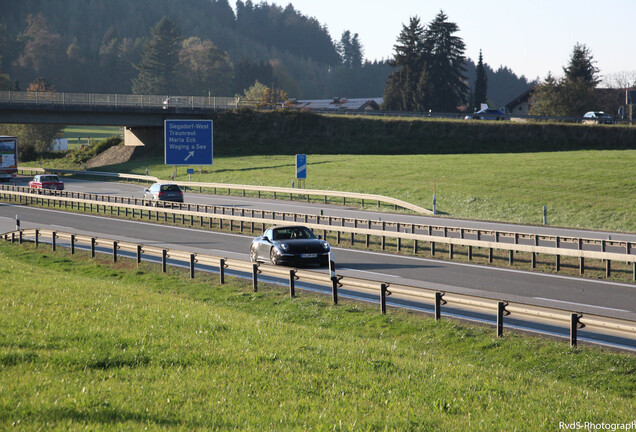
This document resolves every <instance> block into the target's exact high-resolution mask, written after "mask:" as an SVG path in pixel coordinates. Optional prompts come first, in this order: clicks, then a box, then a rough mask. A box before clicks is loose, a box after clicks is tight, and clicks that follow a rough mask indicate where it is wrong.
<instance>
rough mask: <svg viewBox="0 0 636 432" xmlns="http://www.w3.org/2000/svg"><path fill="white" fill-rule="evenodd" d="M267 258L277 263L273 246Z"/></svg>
mask: <svg viewBox="0 0 636 432" xmlns="http://www.w3.org/2000/svg"><path fill="white" fill-rule="evenodd" d="M269 260H270V261H271V262H272V264H274V265H278V264H279V262H278V257H277V256H276V251H275V250H274V248H272V250H271V252H270V253H269Z"/></svg>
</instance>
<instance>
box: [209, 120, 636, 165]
mask: <svg viewBox="0 0 636 432" xmlns="http://www.w3.org/2000/svg"><path fill="white" fill-rule="evenodd" d="M213 120H214V153H215V154H216V155H259V154H260V155H263V154H296V153H307V154H461V153H519V152H545V151H569V150H583V149H590V150H591V149H595V150H599V149H634V148H636V127H629V126H617V125H615V126H595V125H575V124H554V123H538V122H532V123H515V122H494V121H477V120H475V121H463V120H462V121H457V120H436V119H424V120H422V119H395V118H373V117H344V116H343V117H339V116H324V115H317V114H312V113H307V112H298V111H275V112H255V111H252V110H247V109H243V110H237V111H232V112H229V111H228V112H222V113H219V114H218V115H217V116H216V118H214V119H213Z"/></svg>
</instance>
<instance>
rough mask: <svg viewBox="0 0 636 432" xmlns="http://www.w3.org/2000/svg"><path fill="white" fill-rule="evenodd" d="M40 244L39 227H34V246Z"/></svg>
mask: <svg viewBox="0 0 636 432" xmlns="http://www.w3.org/2000/svg"><path fill="white" fill-rule="evenodd" d="M39 244H40V230H39V229H37V228H36V229H35V247H38V245H39Z"/></svg>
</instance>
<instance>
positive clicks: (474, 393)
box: [0, 243, 636, 432]
mask: <svg viewBox="0 0 636 432" xmlns="http://www.w3.org/2000/svg"><path fill="white" fill-rule="evenodd" d="M80 255H82V256H81V257H78V256H76V257H71V256H70V255H69V254H68V252H67V251H58V252H51V251H50V249H47V248H45V247H42V246H41V247H40V249H39V250H36V249H35V248H34V246H33V245H22V246H19V245H17V244H13V245H12V244H8V243H0V281H1V282H2V283H0V305H1V306H0V307H1V311H0V312H1V313H0V330H1V331H0V372H1V373H0V429H2V430H9V429H14V428H15V429H16V430H25V431H31V430H33V431H35V430H60V431H61V430H64V431H67V430H92V431H111V430H112V431H115V430H162V431H163V430H229V429H238V430H253V431H262V430H316V431H327V430H336V431H340V430H345V431H347V430H356V431H357V430H363V431H366V430H396V431H398V430H399V431H402V430H440V431H456V430H466V431H489V432H490V431H503V430H523V431H546V430H554V431H556V430H560V426H559V425H560V422H563V423H568V424H569V423H572V422H576V421H580V422H584V421H589V422H594V423H616V424H627V423H629V422H632V421H633V420H634V412H636V411H635V410H636V398H635V390H636V374H634V371H635V370H636V357H634V356H633V355H628V354H624V353H617V352H611V351H606V350H602V349H599V348H595V347H585V346H583V347H579V348H576V349H571V348H570V347H569V345H568V344H567V342H565V341H562V340H558V341H557V340H551V339H547V338H539V337H534V336H528V335H521V334H515V333H511V332H506V333H505V335H504V337H503V338H496V337H494V333H495V331H494V329H493V328H491V327H480V326H474V325H469V324H463V323H457V322H454V321H450V320H446V319H443V320H441V321H440V322H435V321H434V320H433V319H432V318H431V317H428V316H423V315H418V314H413V313H407V312H404V311H397V310H392V309H391V310H389V314H388V315H387V316H382V315H380V314H379V311H378V310H377V306H370V305H363V304H355V303H349V302H347V301H344V302H341V304H340V305H339V306H331V305H330V302H329V299H328V298H327V297H321V296H317V295H312V294H310V293H307V292H303V291H301V292H300V293H299V297H298V298H296V299H289V298H288V297H287V296H286V294H285V291H286V290H285V289H284V288H282V287H277V288H274V287H267V286H264V285H262V284H261V285H260V287H259V288H260V289H259V292H258V293H253V292H251V287H250V286H249V284H248V283H246V282H239V281H234V280H230V283H229V284H227V285H224V286H220V287H219V286H217V285H216V279H217V277H216V276H214V277H212V276H207V277H206V276H204V275H202V274H201V273H198V274H197V279H195V280H194V281H191V280H190V279H188V276H187V272H186V271H184V270H171V271H170V272H169V274H168V275H163V274H161V273H158V271H159V269H158V268H157V266H152V265H150V264H144V265H142V266H141V267H139V268H137V266H136V264H133V263H132V262H130V261H127V260H120V261H119V262H118V263H117V264H115V265H113V264H112V263H109V261H108V259H107V258H106V257H102V258H99V259H98V260H97V261H91V260H90V258H88V257H86V256H85V255H83V254H80Z"/></svg>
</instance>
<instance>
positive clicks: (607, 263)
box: [605, 260, 612, 278]
mask: <svg viewBox="0 0 636 432" xmlns="http://www.w3.org/2000/svg"><path fill="white" fill-rule="evenodd" d="M611 275H612V261H610V260H605V277H606V278H609V277H610V276H611Z"/></svg>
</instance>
